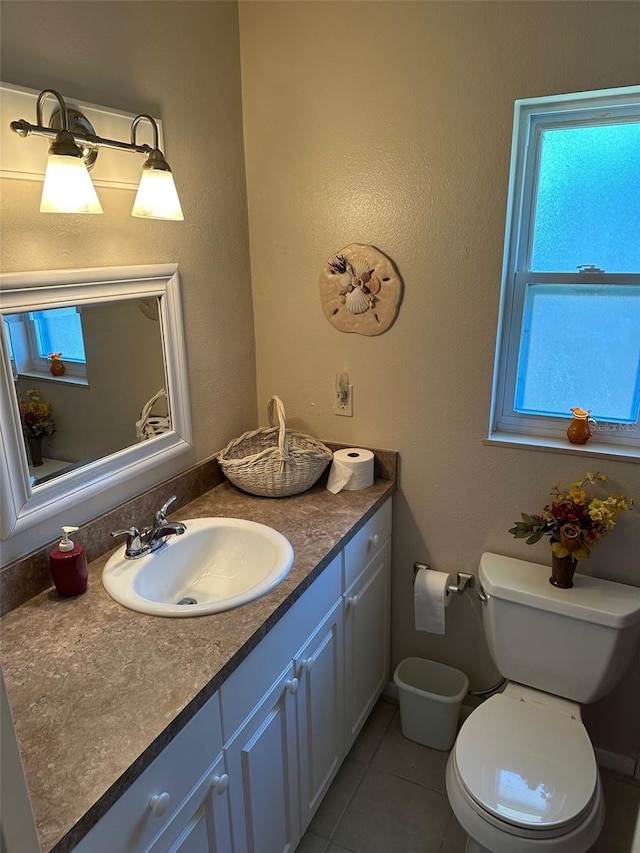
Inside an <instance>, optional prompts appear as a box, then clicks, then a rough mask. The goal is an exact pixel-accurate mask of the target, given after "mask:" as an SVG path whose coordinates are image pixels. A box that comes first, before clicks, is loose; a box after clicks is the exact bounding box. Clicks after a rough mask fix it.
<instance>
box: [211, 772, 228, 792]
mask: <svg viewBox="0 0 640 853" xmlns="http://www.w3.org/2000/svg"><path fill="white" fill-rule="evenodd" d="M211 787H212V788H213V790H214V791H215V792H216V794H224V792H225V791H226V790H227V788H228V787H229V774H228V773H223V774H222V775H221V776H214V777H213V779H212V780H211Z"/></svg>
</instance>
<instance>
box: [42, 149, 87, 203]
mask: <svg viewBox="0 0 640 853" xmlns="http://www.w3.org/2000/svg"><path fill="white" fill-rule="evenodd" d="M40 213H102V207H101V205H100V201H99V199H98V195H97V193H96V190H95V187H94V186H93V183H92V181H91V178H90V177H89V172H87V167H86V166H85V164H84V161H83V159H82V157H69V156H68V155H65V154H49V157H48V159H47V171H46V172H45V175H44V186H43V187H42V200H41V202H40Z"/></svg>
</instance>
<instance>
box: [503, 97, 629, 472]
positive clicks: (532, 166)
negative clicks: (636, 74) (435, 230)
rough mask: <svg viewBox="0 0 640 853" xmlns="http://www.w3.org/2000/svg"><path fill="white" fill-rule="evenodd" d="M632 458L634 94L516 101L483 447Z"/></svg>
mask: <svg viewBox="0 0 640 853" xmlns="http://www.w3.org/2000/svg"><path fill="white" fill-rule="evenodd" d="M572 407H580V408H583V409H588V410H591V416H592V418H593V419H594V421H595V423H594V424H593V427H592V431H593V438H592V441H591V442H590V444H589V447H588V449H589V450H600V451H603V452H610V453H613V454H614V455H631V456H634V457H637V456H638V455H639V450H640V86H633V87H628V88H625V89H614V90H607V91H602V92H586V93H580V94H577V95H557V96H553V97H550V98H544V99H542V98H541V99H529V100H523V101H516V105H515V118H514V132H513V145H512V156H511V174H510V184H509V199H508V205H507V228H506V241H505V254H504V267H503V276H502V294H501V311H500V322H499V330H498V343H497V351H496V367H495V374H494V392H493V400H492V415H491V434H490V438H491V439H494V440H506V441H516V442H518V443H523V444H533V445H535V446H540V445H545V444H548V445H551V446H563V447H569V445H568V443H567V438H566V430H567V427H568V425H569V422H570V418H571V412H570V410H571V408H572Z"/></svg>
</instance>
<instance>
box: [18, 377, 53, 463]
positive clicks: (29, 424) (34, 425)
mask: <svg viewBox="0 0 640 853" xmlns="http://www.w3.org/2000/svg"><path fill="white" fill-rule="evenodd" d="M27 394H28V395H29V399H28V400H24V399H23V398H22V397H19V398H18V406H19V408H20V420H21V421H22V432H23V434H24V437H25V439H26V441H27V446H28V448H29V455H30V457H31V464H32V465H33V467H34V468H37V467H39V466H40V465H42V439H43V438H44V436H51V435H53V434H54V432H55V431H56V425H55V423H54V420H53V417H52V412H53V406H52V405H51V403H44V402H43V401H42V400H41V399H40V392H39V391H37V390H36V389H35V388H31V389H30V390H28V391H27Z"/></svg>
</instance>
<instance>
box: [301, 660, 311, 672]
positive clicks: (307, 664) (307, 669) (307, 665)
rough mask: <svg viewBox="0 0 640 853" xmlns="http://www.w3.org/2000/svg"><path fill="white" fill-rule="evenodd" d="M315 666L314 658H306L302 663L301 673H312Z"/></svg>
mask: <svg viewBox="0 0 640 853" xmlns="http://www.w3.org/2000/svg"><path fill="white" fill-rule="evenodd" d="M312 666H313V658H305V659H304V660H303V661H301V663H300V672H311V667H312Z"/></svg>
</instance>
